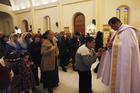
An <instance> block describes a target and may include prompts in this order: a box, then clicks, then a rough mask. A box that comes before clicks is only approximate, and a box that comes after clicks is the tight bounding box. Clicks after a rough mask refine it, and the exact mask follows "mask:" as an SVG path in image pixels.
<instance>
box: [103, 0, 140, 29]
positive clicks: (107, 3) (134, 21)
mask: <svg viewBox="0 0 140 93" xmlns="http://www.w3.org/2000/svg"><path fill="white" fill-rule="evenodd" d="M102 5H103V6H102V9H100V11H102V15H101V16H102V20H100V21H102V22H101V23H102V24H106V23H107V22H108V20H109V19H110V18H111V17H112V16H116V12H115V9H116V8H117V7H119V6H121V5H127V6H129V8H130V13H129V24H130V25H133V26H135V27H136V28H139V29H140V20H139V19H140V0H102Z"/></svg>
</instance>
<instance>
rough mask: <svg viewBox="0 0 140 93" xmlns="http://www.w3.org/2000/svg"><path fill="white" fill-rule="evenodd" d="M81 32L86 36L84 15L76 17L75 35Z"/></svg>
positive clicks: (79, 14)
mask: <svg viewBox="0 0 140 93" xmlns="http://www.w3.org/2000/svg"><path fill="white" fill-rule="evenodd" d="M76 32H80V33H81V34H83V35H85V16H84V14H82V13H76V14H75V15H74V33H76Z"/></svg>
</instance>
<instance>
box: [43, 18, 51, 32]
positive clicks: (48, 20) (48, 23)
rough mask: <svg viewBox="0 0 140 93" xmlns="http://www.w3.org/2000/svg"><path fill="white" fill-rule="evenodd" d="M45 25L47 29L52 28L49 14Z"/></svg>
mask: <svg viewBox="0 0 140 93" xmlns="http://www.w3.org/2000/svg"><path fill="white" fill-rule="evenodd" d="M43 26H44V30H45V31H46V30H50V29H51V18H50V17H49V16H45V17H44V23H43Z"/></svg>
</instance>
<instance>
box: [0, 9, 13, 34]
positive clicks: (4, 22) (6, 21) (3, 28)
mask: <svg viewBox="0 0 140 93" xmlns="http://www.w3.org/2000/svg"><path fill="white" fill-rule="evenodd" d="M0 32H3V33H4V34H6V35H9V34H10V33H12V32H14V24H13V18H12V16H11V15H10V14H8V13H5V12H1V11H0Z"/></svg>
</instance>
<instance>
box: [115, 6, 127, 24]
mask: <svg viewBox="0 0 140 93" xmlns="http://www.w3.org/2000/svg"><path fill="white" fill-rule="evenodd" d="M116 16H117V17H118V18H119V19H120V20H121V21H122V22H123V23H124V24H128V19H129V7H128V6H125V5H123V6H120V7H118V8H117V9H116Z"/></svg>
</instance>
